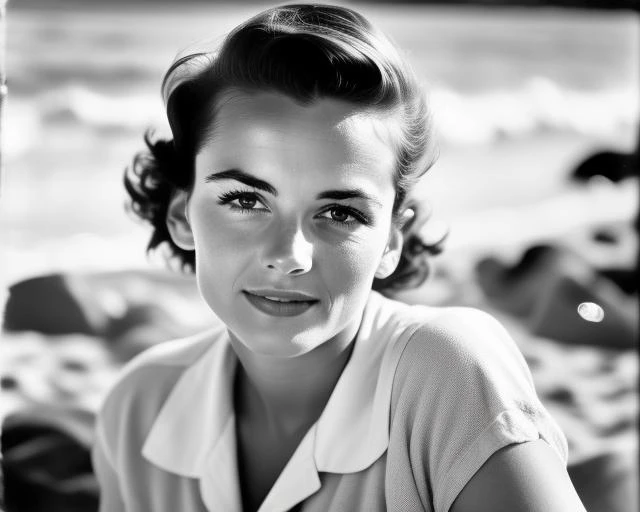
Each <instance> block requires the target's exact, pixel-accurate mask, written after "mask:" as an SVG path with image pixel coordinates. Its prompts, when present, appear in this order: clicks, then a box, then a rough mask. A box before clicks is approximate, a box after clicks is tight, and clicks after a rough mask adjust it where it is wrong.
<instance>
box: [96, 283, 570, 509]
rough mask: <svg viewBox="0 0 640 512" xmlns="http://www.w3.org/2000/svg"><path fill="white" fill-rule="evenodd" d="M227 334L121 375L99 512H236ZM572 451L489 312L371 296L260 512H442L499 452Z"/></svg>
mask: <svg viewBox="0 0 640 512" xmlns="http://www.w3.org/2000/svg"><path fill="white" fill-rule="evenodd" d="M237 364H238V360H237V357H236V355H235V353H234V351H233V350H232V348H231V345H230V343H229V338H228V334H227V331H226V328H224V326H220V327H218V328H215V329H213V330H210V331H208V332H206V333H203V334H200V335H197V336H194V337H191V338H187V339H182V340H176V341H171V342H166V343H162V344H160V345H157V346H155V347H153V348H152V349H150V350H148V351H146V352H144V353H143V354H141V355H140V356H138V357H137V358H135V359H134V360H133V361H131V362H130V363H129V364H128V365H127V367H126V368H125V369H124V371H123V374H122V376H121V378H120V379H119V381H118V383H117V385H116V386H115V387H114V389H113V390H112V391H111V393H110V394H109V396H108V397H107V399H106V401H105V402H104V405H103V407H102V409H101V412H100V414H99V417H98V422H97V441H96V444H95V447H94V451H93V460H94V467H95V470H96V473H97V475H98V479H99V482H100V485H101V497H102V499H101V509H100V510H101V511H102V512H112V511H113V512H115V511H118V512H121V511H127V512H143V511H154V512H196V511H197V512H201V511H202V512H204V511H222V512H235V511H237V512H240V511H241V509H242V500H241V497H240V487H239V481H238V467H237V456H236V434H235V415H234V410H233V389H232V387H233V381H234V373H235V369H236V366H237ZM538 438H542V439H544V440H545V441H546V442H548V443H549V445H551V447H552V448H553V449H554V451H555V453H557V455H558V457H560V459H561V460H562V462H563V463H564V464H566V461H567V442H566V439H565V437H564V435H563V433H562V432H561V430H560V428H559V427H558V425H557V424H556V422H555V421H554V420H553V419H552V418H551V416H550V415H549V414H548V412H547V411H546V410H545V408H544V407H543V406H542V404H541V403H540V401H539V399H538V397H537V396H536V393H535V390H534V386H533V381H532V378H531V374H530V372H529V369H528V368H527V365H526V363H525V360H524V358H523V356H522V354H521V353H520V352H519V350H518V348H517V347H516V345H515V343H514V342H513V340H512V339H511V338H510V336H509V335H508V334H507V332H506V331H505V330H504V328H503V327H502V326H501V325H500V324H499V323H498V322H497V321H496V320H495V319H494V318H493V317H491V316H490V315H488V314H486V313H483V312H481V311H479V310H476V309H471V308H433V307H427V306H408V305H405V304H401V303H399V302H396V301H393V300H389V299H387V298H384V297H383V296H381V295H379V294H378V293H376V292H372V293H371V296H370V298H369V300H368V303H367V306H366V308H365V312H364V316H363V320H362V325H361V327H360V330H359V332H358V336H357V338H356V340H355V345H354V349H353V352H352V354H351V357H350V359H349V362H348V363H347V365H346V366H345V368H344V370H343V373H342V374H341V376H340V378H339V380H338V382H337V384H336V387H335V389H334V391H333V393H332V395H331V397H330V399H329V401H328V403H327V405H326V407H325V409H324V411H323V412H322V414H321V416H320V418H319V419H318V421H317V422H316V423H315V424H314V425H313V426H312V427H311V428H310V430H309V431H308V432H307V434H306V435H305V437H304V438H303V440H302V441H301V443H300V444H299V446H298V447H297V449H296V451H295V452H294V454H293V455H292V457H291V459H290V460H289V461H288V463H287V464H286V466H285V468H284V469H283V471H282V473H281V474H280V475H279V477H278V478H277V480H276V482H275V484H274V485H273V487H272V489H271V490H270V492H269V493H268V495H267V496H266V498H265V500H264V502H263V503H262V505H261V507H260V512H272V511H273V512H275V511H285V510H290V509H294V510H296V511H302V512H327V511H331V512H339V511H344V512H357V511H362V512H365V511H366V512H373V511H383V510H388V511H396V512H410V511H427V512H432V511H435V512H445V511H447V510H448V509H449V507H450V506H451V504H452V503H453V501H454V500H455V498H456V497H457V495H458V494H459V493H460V491H461V490H462V488H463V487H464V486H465V484H466V483H467V482H468V481H469V479H470V478H471V477H472V476H473V475H474V473H475V472H476V471H477V470H478V469H479V468H480V467H481V466H482V465H483V464H484V462H485V461H486V460H487V459H488V458H489V457H490V456H491V455H492V454H493V453H495V452H496V451H497V450H499V449H500V448H503V447H505V446H507V445H510V444H513V443H523V442H527V441H532V440H536V439H538Z"/></svg>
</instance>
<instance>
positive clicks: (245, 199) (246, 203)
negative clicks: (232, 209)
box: [237, 196, 258, 210]
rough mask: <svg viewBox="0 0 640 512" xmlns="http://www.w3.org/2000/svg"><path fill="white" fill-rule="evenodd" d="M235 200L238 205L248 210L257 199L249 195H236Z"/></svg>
mask: <svg viewBox="0 0 640 512" xmlns="http://www.w3.org/2000/svg"><path fill="white" fill-rule="evenodd" d="M237 201H238V204H239V205H240V207H242V208H246V209H247V210H250V209H251V208H253V207H254V206H255V205H256V203H257V202H258V200H257V199H256V198H255V197H249V196H241V197H238V199H237Z"/></svg>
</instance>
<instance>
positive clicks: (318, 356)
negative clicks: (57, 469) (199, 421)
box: [231, 332, 356, 436]
mask: <svg viewBox="0 0 640 512" xmlns="http://www.w3.org/2000/svg"><path fill="white" fill-rule="evenodd" d="M355 334H356V333H355V332H354V333H348V336H343V337H339V338H336V339H333V340H329V341H327V342H326V343H324V344H322V345H320V346H319V347H317V348H316V349H314V350H312V351H311V352H308V353H306V354H302V355H300V356H297V357H291V358H279V357H273V356H265V355H262V354H256V353H254V352H251V351H250V350H248V349H247V348H246V346H245V345H244V344H242V342H240V341H239V340H237V339H234V336H233V335H232V336H231V343H232V346H233V348H234V350H235V352H236V354H237V356H238V359H239V360H240V364H239V365H238V373H237V375H236V383H235V398H234V401H235V406H236V414H237V415H238V416H239V419H240V420H241V421H249V422H252V423H253V422H256V423H257V424H260V425H263V426H264V427H265V428H267V429H268V430H269V431H270V432H271V433H273V434H274V435H277V436H288V435H295V434H296V433H299V432H301V431H306V430H307V429H308V428H309V427H310V426H311V425H312V424H313V423H315V421H316V420H317V419H318V417H319V416H320V414H321V413H322V410H323V409H324V407H325V405H326V404H327V401H328V400H329V397H330V396H331V393H332V392H333V389H334V387H335V385H336V383H337V382H338V379H339V378H340V375H341V374H342V371H343V370H344V367H345V365H346V364H347V361H348V360H349V357H350V355H351V351H352V350H353V345H354V342H353V340H354V339H355Z"/></svg>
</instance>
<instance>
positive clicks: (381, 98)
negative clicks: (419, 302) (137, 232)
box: [94, 5, 583, 512]
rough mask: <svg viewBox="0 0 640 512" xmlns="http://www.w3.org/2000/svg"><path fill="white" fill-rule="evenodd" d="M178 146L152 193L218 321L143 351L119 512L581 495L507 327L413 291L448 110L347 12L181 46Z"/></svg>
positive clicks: (110, 492) (110, 432)
mask: <svg viewBox="0 0 640 512" xmlns="http://www.w3.org/2000/svg"><path fill="white" fill-rule="evenodd" d="M163 95H164V99H165V104H166V107H167V115H168V118H169V122H170V125H171V129H172V133H173V140H170V141H155V142H152V141H151V140H149V139H147V143H148V145H149V152H148V153H145V154H143V155H139V156H138V157H137V159H136V161H135V162H134V166H133V168H132V169H131V172H130V173H128V174H127V176H126V179H125V183H126V185H127V190H128V191H129V193H130V195H131V198H132V207H133V210H134V211H135V212H136V213H137V214H138V215H139V216H140V217H142V218H144V219H146V220H148V221H149V222H150V223H151V224H152V226H153V228H154V232H153V236H152V239H151V242H150V248H155V247H157V246H159V245H161V244H166V245H168V247H169V248H170V249H171V252H172V254H173V256H174V257H175V258H177V259H178V260H179V261H180V263H181V264H182V265H183V266H184V267H185V268H187V269H192V270H194V271H195V274H196V277H197V282H198V287H199V289H200V292H201V295H202V297H203V299H204V300H205V301H206V303H207V304H208V305H209V307H210V308H211V310H212V311H213V312H214V313H215V314H216V315H217V316H218V317H219V319H220V320H221V325H219V326H216V327H214V328H212V329H211V330H210V331H208V332H206V333H202V334H201V335H198V336H194V337H192V338H189V339H185V340H177V341H173V342H168V343H163V344H161V345H159V346H157V347H154V348H153V349H151V350H149V351H147V352H146V353H144V354H142V355H141V356H139V357H138V358H136V359H135V360H134V361H133V362H131V363H130V364H129V365H128V367H127V369H126V370H125V371H124V373H123V376H122V378H121V379H120V381H119V382H118V384H117V385H116V386H115V389H114V390H113V391H112V392H111V394H110V395H109V397H108V398H107V400H106V402H105V404H104V406H103V408H102V411H101V414H100V417H99V421H98V430H97V443H96V447H95V450H94V463H95V467H96V472H97V474H98V476H99V480H100V482H101V486H102V510H103V511H110V510H127V511H138V510H140V511H141V510H154V511H155V510H157V511H192V510H193V511H195V510H222V511H234V510H244V511H255V510H260V511H275V510H291V509H294V510H301V511H305V512H308V511H327V510H331V511H356V510H362V511H373V510H397V511H413V510H428V511H431V510H436V511H446V510H452V511H455V512H460V511H469V510H473V511H483V510H487V511H489V510H491V511H496V510H529V511H537V510H540V511H542V510H544V511H545V512H549V511H554V510H557V511H562V512H566V511H569V510H583V507H582V505H581V504H580V501H579V499H578V497H577V496H576V494H575V491H574V489H573V487H572V485H571V483H570V481H569V479H568V476H567V473H566V469H565V463H566V457H567V446H566V440H565V438H564V436H563V434H562V432H561V431H560V430H559V428H558V427H557V425H556V424H555V422H554V421H553V419H552V418H551V417H550V416H549V415H548V413H547V412H546V410H545V409H544V407H543V406H542V405H541V403H540V402H539V400H538V398H537V396H536V394H535V390H534V388H533V384H532V380H531V376H530V373H529V371H528V369H527V367H526V363H525V362H524V359H523V357H522V355H521V354H520V353H519V352H518V350H517V348H516V346H515V344H514V343H513V341H512V340H511V339H510V338H509V336H508V334H507V333H506V332H505V331H504V329H503V328H502V327H501V326H500V325H499V324H498V323H497V321H496V320H494V319H493V318H491V317H490V316H488V315H487V314H485V313H482V312H480V311H477V310H473V309H468V308H431V307H426V306H413V307H410V306H407V305H404V304H400V303H398V302H395V301H393V300H391V299H388V298H385V297H384V296H382V295H381V294H380V293H378V292H377V291H372V288H374V289H376V290H380V291H388V290H391V289H393V288H402V287H406V286H410V285H415V284H419V283H420V282H422V281H423V280H424V278H425V277H426V273H427V268H428V267H427V265H426V260H427V257H428V255H429V254H431V253H435V252H437V251H438V250H439V249H440V244H435V245H434V246H428V245H425V244H424V243H423V242H422V241H421V240H420V237H419V235H418V230H419V228H420V227H421V221H420V220H419V219H420V217H421V216H420V214H419V213H420V211H419V207H418V205H417V204H415V203H414V202H413V201H412V200H411V195H410V192H411V189H412V187H413V185H414V184H415V183H416V181H417V180H418V178H419V177H420V176H422V175H423V174H424V173H425V172H426V171H427V170H428V169H429V167H430V166H431V165H432V162H433V159H434V157H433V155H434V151H433V140H432V136H431V123H430V119H429V113H428V109H427V105H426V103H425V100H424V97H423V95H422V92H421V91H420V88H419V87H418V86H417V84H416V80H415V77H414V76H413V75H412V73H411V71H410V69H409V68H408V66H407V65H406V63H404V62H403V60H402V59H401V58H400V56H399V54H398V52H397V50H395V49H394V47H393V46H392V45H391V44H390V43H389V41H388V40H387V39H386V38H385V37H384V36H383V35H382V34H380V33H379V32H378V31H377V30H376V29H375V28H374V27H372V26H371V25H370V24H369V23H368V22H367V20H365V19H364V18H363V17H362V16H361V15H359V14H358V13H356V12H354V11H352V10H350V9H346V8H343V7H333V6H323V5H291V6H284V7H275V8H271V9H268V10H267V11H264V12H263V13H261V14H258V15H257V16H256V17H254V18H252V19H250V20H248V21H247V22H245V23H243V24H242V25H240V26H239V27H238V28H236V29H235V30H234V31H232V32H231V33H230V34H229V36H228V37H227V38H226V39H225V41H224V42H223V43H222V45H221V47H220V49H219V50H218V51H216V52H211V53H207V52H202V53H197V54H192V55H188V56H186V57H184V58H182V59H180V60H178V61H177V62H176V63H175V64H174V65H173V66H172V67H171V68H170V69H169V71H168V73H167V74H166V76H165V79H164V83H163Z"/></svg>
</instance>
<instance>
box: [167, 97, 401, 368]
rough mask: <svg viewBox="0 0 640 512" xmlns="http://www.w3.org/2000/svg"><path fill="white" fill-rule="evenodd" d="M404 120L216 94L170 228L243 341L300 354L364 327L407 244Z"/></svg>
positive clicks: (337, 105) (265, 350) (210, 299)
mask: <svg viewBox="0 0 640 512" xmlns="http://www.w3.org/2000/svg"><path fill="white" fill-rule="evenodd" d="M395 129H397V122H396V121H395V119H393V118H392V117H391V116H384V115H383V114H380V113H371V112H367V111H365V110H363V109H358V108H357V107H355V106H354V105H352V104H349V103H345V102H342V101H338V100H333V99H319V100H317V101H315V102H313V103H312V104H310V105H307V106H301V105H300V104H298V103H296V102H295V101H294V100H292V99H291V98H289V97H287V96H284V95H281V94H277V93H270V92H269V93H267V92H261V93H247V92H241V91H231V92H228V93H227V94H225V95H224V96H223V98H222V99H221V100H220V101H218V103H217V108H216V115H215V123H214V125H213V130H212V132H211V135H210V136H209V138H208V139H207V140H206V141H205V143H204V145H203V147H202V149H201V150H200V151H199V153H198V154H197V156H196V160H195V176H194V178H195V179H194V186H193V189H192V191H191V193H190V196H189V197H188V198H186V194H185V196H183V197H182V198H181V197H180V196H178V197H176V198H175V199H174V202H173V203H172V207H171V209H170V221H169V225H170V229H171V231H172V235H173V237H174V239H175V240H176V242H177V243H178V245H181V246H182V247H183V248H187V249H195V251H196V275H197V280H198V286H199V288H200V292H201V294H202V296H203V297H204V299H205V300H206V302H207V303H208V304H209V306H210V307H211V309H212V310H213V311H214V312H215V313H216V315H218V316H219V317H220V319H221V320H222V321H223V322H224V323H225V324H226V325H227V327H228V328H229V330H230V332H231V334H232V336H234V337H235V338H236V339H237V340H238V341H240V342H241V343H242V344H244V346H245V347H246V348H248V349H249V350H251V351H254V352H256V353H260V354H269V355H274V356H280V357H294V356H296V355H300V354H304V353H306V352H309V351H311V350H313V349H314V348H316V347H318V346H319V345H321V344H323V343H325V342H327V341H329V340H333V341H337V342H348V341H350V340H351V339H352V338H353V336H355V334H356V332H357V329H358V327H359V324H360V321H361V317H362V312H363V309H364V305H365V303H366V300H367V296H368V294H369V292H370V290H371V285H372V281H373V279H374V276H376V277H386V276H387V275H389V274H390V273H391V272H392V271H393V269H394V268H395V266H396V264H397V260H398V258H399V255H400V250H401V243H402V238H401V235H400V233H399V231H398V230H397V229H396V228H395V227H394V226H393V225H392V222H391V219H392V206H393V202H394V197H395V187H394V167H395V151H394V147H393V142H392V141H393V133H392V130H395ZM185 200H186V201H187V203H186V219H184V217H182V215H183V213H184V210H185V203H184V201H185ZM181 210H182V211H181ZM181 217H182V219H181ZM172 218H173V220H171V219H172ZM180 223H182V225H180Z"/></svg>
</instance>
